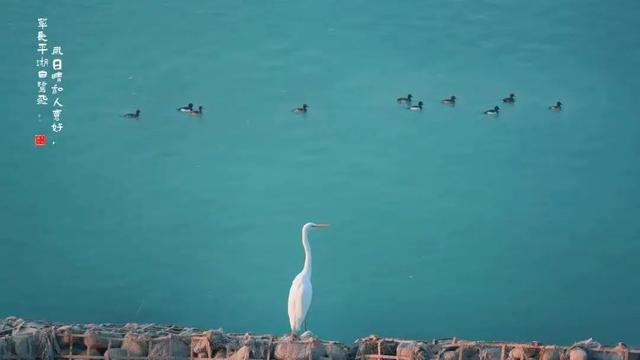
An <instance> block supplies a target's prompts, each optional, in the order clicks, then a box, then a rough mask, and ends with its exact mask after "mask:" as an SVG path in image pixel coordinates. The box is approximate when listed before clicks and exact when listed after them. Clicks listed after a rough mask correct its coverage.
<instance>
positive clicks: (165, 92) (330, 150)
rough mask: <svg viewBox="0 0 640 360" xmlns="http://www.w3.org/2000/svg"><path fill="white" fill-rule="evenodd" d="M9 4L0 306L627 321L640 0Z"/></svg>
mask: <svg viewBox="0 0 640 360" xmlns="http://www.w3.org/2000/svg"><path fill="white" fill-rule="evenodd" d="M3 7H4V10H3V11H2V13H1V14H0V20H1V21H0V23H2V24H3V26H4V28H3V29H4V31H3V33H4V35H3V36H2V37H1V38H0V45H1V46H2V49H3V55H2V57H3V61H2V71H1V72H0V83H1V84H2V85H3V87H2V90H0V95H1V96H0V109H2V110H3V111H2V112H3V114H4V119H3V124H4V126H3V128H2V131H0V146H1V147H2V148H1V151H2V155H1V156H0V189H1V193H2V195H1V197H0V198H1V199H0V225H1V227H0V229H1V230H0V265H2V271H0V316H7V315H18V316H21V317H25V318H42V319H48V320H55V321H70V322H71V321H73V322H129V321H135V322H156V323H178V324H183V325H189V326H198V327H203V328H212V327H216V328H217V327H223V328H224V329H225V330H226V331H234V332H245V331H253V332H258V333H263V332H268V333H277V334H283V333H286V332H288V331H289V330H288V325H289V324H288V319H287V311H286V306H287V294H288V290H289V286H290V284H291V280H292V279H293V277H294V276H295V275H296V274H297V273H298V272H299V271H300V269H301V268H302V264H303V252H302V246H301V244H300V228H301V226H302V224H303V223H305V222H307V221H315V222H328V223H331V224H332V227H331V228H329V229H323V230H317V231H314V232H312V233H311V234H310V238H311V246H312V249H313V254H314V263H313V269H314V272H313V284H314V299H313V303H312V306H311V310H310V313H309V317H308V327H309V328H310V329H311V330H312V331H314V332H315V333H316V334H317V335H319V336H321V337H324V338H331V339H338V340H343V341H352V340H354V339H355V338H356V337H359V336H365V335H368V334H371V333H377V334H380V335H386V336H396V337H407V338H434V337H446V336H458V337H462V338H473V339H485V340H493V339H509V340H519V341H525V340H526V341H529V340H539V341H544V342H559V343H572V342H573V341H575V340H580V339H584V338H588V337H591V336H593V337H594V338H595V339H596V340H598V341H600V342H603V343H612V342H615V341H618V340H622V341H625V342H627V343H629V344H635V345H640V332H639V331H638V325H637V324H638V323H639V322H640V280H639V269H640V268H639V267H638V256H639V254H640V242H639V241H638V240H639V237H640V221H638V219H639V216H640V207H639V201H640V187H639V186H638V184H640V159H639V157H638V154H639V151H640V121H639V119H638V114H637V110H636V109H635V108H634V107H633V105H635V104H637V102H638V99H639V98H640V91H639V90H638V80H639V79H640V32H639V31H638V29H639V28H640V2H638V1H633V0H627V1H622V0H621V1H616V2H604V1H591V0H580V1H578V0H559V1H551V0H539V1H530V2H524V1H508V0H492V1H479V0H477V1H472V0H465V1H462V0H458V1H447V2H442V1H432V0H428V1H427V0H422V1H419V0H413V1H409V0H407V1H400V2H373V1H364V0H353V1H337V0H327V1H310V0H297V1H293V0H274V1H268V2H267V1H251V0H220V1H204V0H198V1H191V2H179V1H150V0H139V1H108V2H107V1H95V0H91V1H56V2H44V1H34V2H24V1H18V0H5V1H3ZM38 17H47V18H48V29H47V35H48V36H49V40H50V42H51V43H52V45H53V43H57V44H59V45H61V46H62V47H63V51H64V56H63V59H64V81H63V84H64V92H63V93H62V100H63V104H64V106H65V107H64V113H63V117H64V129H63V131H62V132H61V133H59V134H58V135H57V136H54V134H53V133H52V131H51V128H50V125H51V123H52V120H51V115H50V112H47V111H44V110H43V109H44V108H43V107H39V106H37V105H36V103H35V99H36V97H37V86H36V81H37V76H36V72H37V68H36V66H35V65H36V64H35V61H36V58H37V57H38V53H37V51H36V49H37V41H36V33H37V18H38ZM510 92H514V93H515V94H516V99H517V100H516V103H515V104H514V105H512V106H509V105H506V104H505V105H504V106H503V105H502V104H501V103H500V99H501V98H503V97H505V96H507V95H508V94H509V93H510ZM407 93H412V94H413V95H414V99H415V100H422V101H424V102H425V108H424V110H423V111H422V112H410V111H407V110H406V109H405V108H404V107H403V106H401V105H398V104H396V102H395V99H396V98H397V97H399V96H404V95H406V94H407ZM450 95H456V96H457V98H458V103H457V105H456V106H455V107H453V108H452V107H448V106H445V105H442V104H439V102H438V101H439V100H440V99H442V98H445V97H448V96H450ZM557 100H560V101H562V102H563V104H564V109H563V111H561V112H559V113H552V112H550V111H548V110H547V107H548V106H549V105H551V104H552V103H554V102H555V101H557ZM188 102H193V103H194V104H195V105H196V106H198V105H203V106H204V108H205V110H204V115H203V116H202V117H200V118H199V117H191V116H189V115H186V114H181V113H179V112H177V111H176V108H177V107H178V106H182V105H184V104H186V103H188ZM302 103H307V104H309V106H310V111H309V113H308V114H306V115H304V116H298V115H296V114H293V113H291V111H290V110H291V108H293V107H296V106H300V105H301V104H302ZM495 105H501V107H502V112H501V114H500V116H499V117H498V118H494V119H489V118H487V117H485V116H484V115H482V112H483V111H484V110H486V109H489V108H492V107H493V106H495ZM135 109H140V110H141V111H142V115H141V117H140V119H139V120H128V119H124V118H123V117H122V116H121V115H122V114H123V113H125V112H132V111H135ZM39 113H40V114H41V116H42V117H41V118H38V114H39ZM39 133H43V134H47V135H48V136H49V144H48V145H47V146H45V147H35V146H34V145H33V136H34V134H39ZM52 141H55V145H54V144H53V143H52Z"/></svg>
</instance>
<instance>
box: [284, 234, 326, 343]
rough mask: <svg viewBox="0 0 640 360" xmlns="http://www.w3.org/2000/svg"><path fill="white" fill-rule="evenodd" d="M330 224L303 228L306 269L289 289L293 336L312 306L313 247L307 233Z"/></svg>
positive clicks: (303, 269)
mask: <svg viewBox="0 0 640 360" xmlns="http://www.w3.org/2000/svg"><path fill="white" fill-rule="evenodd" d="M328 226H329V224H314V223H306V224H304V226H303V227H302V247H304V267H303V268H302V271H301V272H300V274H298V275H297V276H296V277H295V279H293V282H292V283H291V289H289V324H290V325H291V334H293V335H296V334H297V333H298V331H300V328H301V327H302V323H304V319H305V317H306V316H307V311H308V310H309V306H310V305H311V297H312V295H313V290H312V288H311V247H310V246H309V239H308V238H307V232H309V229H311V228H322V227H328Z"/></svg>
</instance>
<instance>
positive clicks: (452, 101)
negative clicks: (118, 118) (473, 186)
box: [124, 93, 562, 119]
mask: <svg viewBox="0 0 640 360" xmlns="http://www.w3.org/2000/svg"><path fill="white" fill-rule="evenodd" d="M412 101H413V95H411V94H408V95H407V96H406V97H399V98H397V99H396V102H397V103H398V104H404V105H407V109H408V110H411V111H422V108H423V106H424V103H423V102H422V101H418V103H417V104H416V105H413V104H412ZM502 102H503V103H505V104H515V102H516V95H515V94H513V93H511V94H509V96H507V97H506V98H503V99H502ZM440 103H442V104H445V105H449V106H455V105H456V97H455V95H452V96H450V97H448V98H446V99H442V100H440ZM202 109H203V107H202V106H198V110H194V109H193V104H192V103H189V104H188V105H187V106H181V107H179V108H178V109H177V110H178V111H180V112H184V113H188V114H189V115H192V116H201V115H202ZM549 110H551V111H561V110H562V103H561V102H560V101H556V103H555V104H554V105H551V106H549ZM291 111H292V112H294V113H300V114H306V113H307V111H309V105H307V104H302V106H301V107H297V108H294V109H292V110H291ZM484 114H485V115H487V116H498V115H499V114H500V107H499V106H497V105H496V106H494V107H493V109H489V110H486V111H485V112H484ZM124 116H125V117H127V118H131V119H137V118H139V117H140V110H136V112H135V113H128V114H125V115H124Z"/></svg>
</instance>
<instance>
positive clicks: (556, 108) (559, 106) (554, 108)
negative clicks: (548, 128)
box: [549, 101, 562, 111]
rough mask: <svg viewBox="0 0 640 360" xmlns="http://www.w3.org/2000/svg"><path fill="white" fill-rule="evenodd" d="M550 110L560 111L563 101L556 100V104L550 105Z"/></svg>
mask: <svg viewBox="0 0 640 360" xmlns="http://www.w3.org/2000/svg"><path fill="white" fill-rule="evenodd" d="M549 110H551V111H560V110H562V103H561V102H560V101H556V104H555V105H551V106H549Z"/></svg>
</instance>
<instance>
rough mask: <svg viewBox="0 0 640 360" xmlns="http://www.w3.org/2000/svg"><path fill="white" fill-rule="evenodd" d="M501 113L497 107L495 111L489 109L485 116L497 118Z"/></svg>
mask: <svg viewBox="0 0 640 360" xmlns="http://www.w3.org/2000/svg"><path fill="white" fill-rule="evenodd" d="M499 113H500V108H499V107H498V106H495V107H494V108H493V109H489V110H487V111H485V112H484V114H485V115H489V116H496V115H498V114H499Z"/></svg>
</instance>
